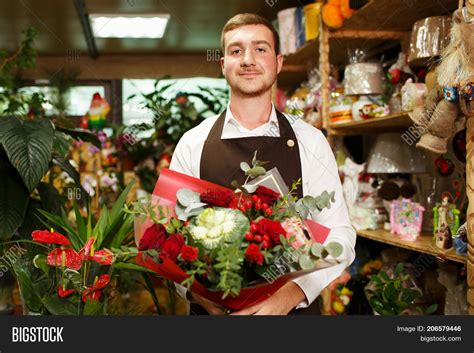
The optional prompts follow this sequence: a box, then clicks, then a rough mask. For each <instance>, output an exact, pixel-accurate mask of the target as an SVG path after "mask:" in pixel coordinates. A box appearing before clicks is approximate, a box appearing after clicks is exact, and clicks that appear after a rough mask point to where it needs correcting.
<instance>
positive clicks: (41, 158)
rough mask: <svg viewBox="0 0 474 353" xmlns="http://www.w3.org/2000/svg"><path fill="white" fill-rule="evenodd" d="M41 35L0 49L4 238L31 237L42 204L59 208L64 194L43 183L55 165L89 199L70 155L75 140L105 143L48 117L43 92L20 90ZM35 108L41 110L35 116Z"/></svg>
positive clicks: (0, 195) (28, 33)
mask: <svg viewBox="0 0 474 353" xmlns="http://www.w3.org/2000/svg"><path fill="white" fill-rule="evenodd" d="M35 36H36V30H34V29H33V28H29V29H28V30H27V31H26V32H25V37H26V38H25V39H24V41H23V43H22V45H21V47H20V48H19V49H18V50H17V51H16V52H15V53H13V54H9V53H7V52H5V51H0V87H1V88H2V89H1V90H0V174H1V175H2V178H1V179H0V223H1V224H2V227H0V240H1V239H9V238H11V237H12V236H14V235H17V236H19V237H23V238H25V237H28V236H29V234H31V231H32V230H34V229H36V227H37V226H38V222H37V221H36V218H35V217H34V213H35V212H36V210H37V209H43V210H48V211H51V212H56V211H58V207H57V204H58V200H60V195H59V194H58V192H57V191H56V190H55V189H54V188H53V187H52V185H48V184H45V183H43V182H41V180H42V178H43V177H44V176H45V175H46V174H47V172H48V171H49V170H50V168H51V167H52V166H53V165H57V166H59V167H60V168H61V169H62V170H64V171H66V172H67V173H68V174H69V175H70V176H71V178H72V179H73V180H74V182H75V184H76V187H77V188H78V189H79V190H81V192H82V195H81V196H82V197H81V199H82V200H87V199H88V195H87V193H86V192H85V191H84V190H83V189H82V187H81V183H80V179H79V174H78V172H77V171H76V170H75V169H74V168H73V167H72V166H71V164H70V163H69V162H68V160H67V159H66V156H67V153H68V149H69V144H70V142H71V140H72V139H82V140H84V141H88V142H93V143H94V144H96V145H97V146H100V141H99V140H98V138H97V137H96V136H94V135H93V134H91V133H90V132H88V131H85V130H80V129H68V128H65V127H61V126H57V125H56V124H54V123H53V122H52V121H51V120H49V119H47V118H45V117H44V116H43V114H42V108H41V106H42V104H43V103H44V97H41V95H33V96H32V97H30V98H31V99H30V98H27V97H26V98H25V97H24V96H23V95H22V94H21V93H19V91H18V88H19V85H20V83H19V82H20V81H18V79H17V73H18V72H19V71H20V70H21V69H26V68H33V67H34V66H35V58H36V52H35V50H34V47H33V42H34V38H35ZM31 111H34V112H36V113H33V114H32V115H31V114H29V113H30V112H31ZM27 113H28V116H27ZM53 205H54V207H52V206H53Z"/></svg>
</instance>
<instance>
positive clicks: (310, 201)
mask: <svg viewBox="0 0 474 353" xmlns="http://www.w3.org/2000/svg"><path fill="white" fill-rule="evenodd" d="M302 203H303V205H304V206H305V207H306V208H308V209H309V211H310V212H311V211H314V210H316V207H317V204H316V199H315V198H314V197H312V196H305V197H303V198H302Z"/></svg>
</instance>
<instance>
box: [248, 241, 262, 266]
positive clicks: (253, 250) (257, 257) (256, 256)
mask: <svg viewBox="0 0 474 353" xmlns="http://www.w3.org/2000/svg"><path fill="white" fill-rule="evenodd" d="M245 258H246V259H247V261H249V262H255V263H256V264H259V265H261V264H262V263H263V254H262V252H261V251H260V248H259V246H258V245H257V244H253V243H252V244H250V245H249V246H248V247H247V250H246V251H245Z"/></svg>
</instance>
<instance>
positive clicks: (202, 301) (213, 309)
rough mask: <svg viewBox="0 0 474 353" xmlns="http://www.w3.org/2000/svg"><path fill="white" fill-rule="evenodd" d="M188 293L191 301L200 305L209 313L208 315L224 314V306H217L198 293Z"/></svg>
mask: <svg viewBox="0 0 474 353" xmlns="http://www.w3.org/2000/svg"><path fill="white" fill-rule="evenodd" d="M190 295H191V298H192V299H193V301H194V302H195V303H196V304H199V305H200V306H202V307H203V308H204V309H205V310H206V311H207V312H208V313H209V315H224V308H223V307H222V306H219V305H217V304H215V303H213V302H211V301H210V300H208V299H206V298H204V297H201V296H200V295H199V294H196V293H193V292H191V293H190Z"/></svg>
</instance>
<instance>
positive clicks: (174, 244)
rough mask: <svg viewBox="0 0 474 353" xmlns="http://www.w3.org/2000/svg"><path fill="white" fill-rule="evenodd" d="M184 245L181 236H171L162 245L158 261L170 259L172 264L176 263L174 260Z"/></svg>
mask: <svg viewBox="0 0 474 353" xmlns="http://www.w3.org/2000/svg"><path fill="white" fill-rule="evenodd" d="M183 245H184V237H183V236H182V235H181V234H172V235H170V236H169V238H168V239H166V241H165V242H164V243H163V247H162V248H161V251H160V259H161V260H163V259H165V258H167V259H170V260H171V261H173V262H176V258H177V257H178V255H179V253H180V252H181V248H182V247H183Z"/></svg>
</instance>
